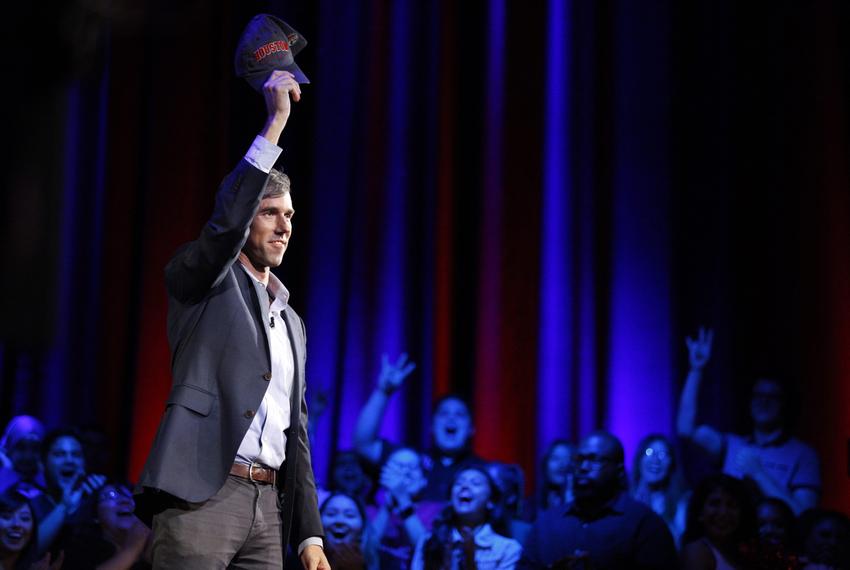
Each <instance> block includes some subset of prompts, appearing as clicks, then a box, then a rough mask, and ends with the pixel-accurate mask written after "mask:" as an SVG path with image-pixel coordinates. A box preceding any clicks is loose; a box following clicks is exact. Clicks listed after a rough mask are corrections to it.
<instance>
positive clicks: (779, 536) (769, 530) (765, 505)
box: [745, 497, 802, 570]
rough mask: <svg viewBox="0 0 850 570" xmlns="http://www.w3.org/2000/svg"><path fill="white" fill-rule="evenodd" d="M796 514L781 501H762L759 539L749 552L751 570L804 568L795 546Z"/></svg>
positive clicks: (757, 515)
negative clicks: (753, 569)
mask: <svg viewBox="0 0 850 570" xmlns="http://www.w3.org/2000/svg"><path fill="white" fill-rule="evenodd" d="M794 523H795V517H794V512H793V511H792V510H791V507H789V506H788V505H787V504H785V502H784V501H782V500H781V499H776V498H774V497H765V498H762V499H761V500H760V501H759V502H758V503H757V504H756V529H757V538H758V540H757V541H756V542H755V544H754V545H753V547H752V548H751V549H749V551H747V552H745V557H746V558H747V561H748V565H747V567H749V568H758V569H759V570H795V569H797V568H802V564H801V562H800V559H799V557H798V556H797V554H796V552H795V551H794V548H793V546H792V544H791V543H792V540H791V539H792V534H793V530H794Z"/></svg>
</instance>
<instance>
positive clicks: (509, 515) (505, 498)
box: [487, 461, 531, 543]
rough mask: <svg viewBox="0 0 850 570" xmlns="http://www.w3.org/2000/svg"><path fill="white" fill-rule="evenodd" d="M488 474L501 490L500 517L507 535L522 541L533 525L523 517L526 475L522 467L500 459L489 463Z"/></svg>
mask: <svg viewBox="0 0 850 570" xmlns="http://www.w3.org/2000/svg"><path fill="white" fill-rule="evenodd" d="M487 474H488V475H489V476H490V478H491V479H492V480H493V483H495V484H496V487H497V488H498V490H499V497H500V500H499V504H498V505H497V511H496V512H497V513H498V519H500V525H501V526H502V527H503V528H504V530H505V535H506V536H508V537H510V538H513V539H514V540H517V541H519V542H520V543H522V542H523V541H525V539H526V538H527V537H528V533H529V532H531V525H530V524H529V523H528V522H527V521H525V520H523V519H522V516H521V515H522V503H523V501H522V495H523V490H524V489H525V476H524V475H523V472H522V467H520V466H519V465H515V464H510V463H500V462H498V461H495V462H492V463H488V464H487Z"/></svg>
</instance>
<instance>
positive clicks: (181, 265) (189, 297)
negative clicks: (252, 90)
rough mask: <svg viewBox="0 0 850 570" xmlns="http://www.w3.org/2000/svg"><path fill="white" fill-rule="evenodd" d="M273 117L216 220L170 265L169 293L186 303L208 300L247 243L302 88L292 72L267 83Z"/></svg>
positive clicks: (223, 196) (226, 185)
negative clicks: (282, 138) (209, 293)
mask: <svg viewBox="0 0 850 570" xmlns="http://www.w3.org/2000/svg"><path fill="white" fill-rule="evenodd" d="M263 96H264V97H265V101H266V110H267V112H268V116H267V118H266V123H265V125H264V126H263V129H262V130H261V131H260V133H259V136H258V137H257V139H256V140H255V141H254V144H253V145H251V149H250V150H249V151H248V153H247V154H246V155H245V158H244V159H243V160H241V161H240V162H239V164H238V165H237V167H236V168H235V169H234V170H233V171H232V172H231V173H230V174H228V175H227V177H226V178H225V179H224V181H223V182H222V183H221V186H220V187H219V190H218V193H217V194H216V199H215V208H214V209H213V213H212V216H211V217H210V220H209V221H208V222H207V223H206V225H205V226H204V228H203V230H202V231H201V235H200V237H199V238H198V239H197V240H195V241H193V242H191V243H190V244H187V245H186V246H185V247H184V248H182V249H181V250H180V251H179V252H178V253H177V255H175V256H174V257H173V258H172V259H171V261H169V263H168V265H167V266H166V268H165V282H166V287H167V288H168V291H169V293H170V294H171V295H172V296H173V297H174V298H175V299H177V300H179V301H181V302H183V303H193V302H197V301H199V300H200V299H202V298H203V297H204V296H205V295H206V293H207V292H208V291H209V290H210V289H211V288H213V287H215V286H216V285H217V284H218V283H219V282H220V281H221V279H222V278H223V277H224V275H225V273H226V272H227V270H228V268H229V267H230V266H231V265H232V264H233V262H234V261H236V258H237V256H238V255H239V251H240V250H241V249H242V246H244V245H245V240H246V238H247V236H248V228H249V227H250V225H251V221H252V220H253V218H254V215H255V214H256V212H257V208H258V207H259V204H260V199H261V197H262V193H263V189H264V188H265V183H266V179H267V178H268V173H269V170H271V168H272V166H274V162H275V160H276V159H277V157H278V156H279V155H280V152H281V150H280V148H279V147H278V146H277V143H278V141H279V140H280V135H281V134H282V133H283V129H284V128H285V127H286V123H287V121H288V120H289V114H290V110H291V102H290V97H291V98H292V100H293V101H298V100H300V98H301V90H300V87H299V86H298V83H297V82H296V81H295V78H294V77H293V76H292V74H291V73H289V72H287V71H275V72H273V73H272V74H271V76H270V77H269V79H268V81H267V82H266V84H265V86H264V87H263Z"/></svg>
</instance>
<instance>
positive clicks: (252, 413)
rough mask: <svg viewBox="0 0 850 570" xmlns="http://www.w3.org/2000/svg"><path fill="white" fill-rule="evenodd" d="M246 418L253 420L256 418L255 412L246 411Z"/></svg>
mask: <svg viewBox="0 0 850 570" xmlns="http://www.w3.org/2000/svg"><path fill="white" fill-rule="evenodd" d="M245 417H246V418H248V419H251V418H253V417H254V410H246V411H245Z"/></svg>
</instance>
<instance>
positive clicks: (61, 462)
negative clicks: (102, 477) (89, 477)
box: [44, 436, 85, 487]
mask: <svg viewBox="0 0 850 570" xmlns="http://www.w3.org/2000/svg"><path fill="white" fill-rule="evenodd" d="M44 471H45V475H47V478H48V481H50V482H51V483H54V484H56V485H59V486H60V487H65V486H67V485H71V484H73V483H75V482H76V481H77V479H78V478H80V477H82V476H83V474H84V472H85V460H84V458H83V447H82V446H81V445H80V442H79V441H77V440H76V438H73V437H69V436H62V437H60V438H57V439H56V441H54V442H53V445H51V446H50V450H48V452H47V463H46V464H45V466H44Z"/></svg>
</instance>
